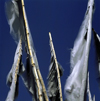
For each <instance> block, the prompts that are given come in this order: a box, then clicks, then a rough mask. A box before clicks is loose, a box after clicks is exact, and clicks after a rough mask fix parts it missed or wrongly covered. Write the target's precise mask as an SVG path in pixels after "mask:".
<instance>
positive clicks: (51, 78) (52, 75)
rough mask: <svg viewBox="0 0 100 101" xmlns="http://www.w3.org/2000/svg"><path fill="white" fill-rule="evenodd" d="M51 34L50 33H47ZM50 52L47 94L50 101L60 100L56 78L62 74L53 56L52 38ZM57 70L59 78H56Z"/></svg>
mask: <svg viewBox="0 0 100 101" xmlns="http://www.w3.org/2000/svg"><path fill="white" fill-rule="evenodd" d="M49 35H50V36H51V34H50V33H49ZM50 52H51V63H50V67H49V74H48V77H47V79H48V88H47V92H48V96H49V98H50V100H51V101H61V98H60V93H62V92H60V89H61V88H60V86H59V82H58V79H60V76H62V75H63V68H62V67H61V66H60V64H59V63H58V62H57V60H56V57H55V52H54V47H53V43H52V39H50ZM57 69H58V71H59V74H60V75H59V78H58V71H57Z"/></svg>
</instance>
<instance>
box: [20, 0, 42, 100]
mask: <svg viewBox="0 0 100 101" xmlns="http://www.w3.org/2000/svg"><path fill="white" fill-rule="evenodd" d="M21 3H22V11H23V17H24V22H25V28H26V38H27V45H28V49H29V54H30V57H31V64H32V66H33V69H32V70H33V72H34V75H35V80H36V84H37V88H38V96H39V101H43V98H42V92H41V89H40V82H39V77H38V74H37V70H36V66H35V63H34V59H33V57H32V49H31V46H30V39H29V34H30V33H29V30H28V25H27V20H26V15H25V7H24V1H23V0H21Z"/></svg>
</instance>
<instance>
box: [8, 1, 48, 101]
mask: <svg viewBox="0 0 100 101" xmlns="http://www.w3.org/2000/svg"><path fill="white" fill-rule="evenodd" d="M6 14H7V19H8V24H9V25H10V33H11V34H12V36H13V37H14V39H15V41H16V42H18V39H19V37H22V40H23V41H24V42H25V48H26V52H27V56H28V57H27V58H28V59H27V64H29V65H28V66H29V67H28V66H26V68H28V69H26V70H29V71H25V73H26V74H24V75H23V76H22V78H23V80H24V83H25V86H26V87H27V88H28V90H29V91H30V93H31V94H33V91H32V90H34V89H31V88H33V86H32V85H34V87H36V90H37V92H38V93H37V96H38V100H39V101H45V100H43V99H44V97H45V99H46V101H48V97H47V94H46V89H45V86H44V82H43V80H42V76H41V73H40V71H39V66H38V61H37V57H36V53H35V51H34V47H33V40H32V37H31V33H30V30H29V26H28V22H27V17H26V12H25V7H24V1H23V0H11V1H9V2H7V3H6ZM30 68H31V69H30ZM29 72H31V73H32V75H30V76H29V77H30V78H31V79H29V78H28V77H26V76H28V75H29ZM25 75H26V76H25ZM28 79H29V80H30V81H29V80H28ZM32 79H33V80H32ZM34 79H35V80H34ZM31 80H32V81H31ZM33 81H34V82H35V84H36V85H35V84H30V83H33ZM42 92H43V94H44V96H42ZM33 96H34V95H33Z"/></svg>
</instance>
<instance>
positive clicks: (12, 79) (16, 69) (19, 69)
mask: <svg viewBox="0 0 100 101" xmlns="http://www.w3.org/2000/svg"><path fill="white" fill-rule="evenodd" d="M21 57H22V45H21V40H20V41H19V43H18V46H17V50H16V53H15V57H14V63H13V65H12V68H11V70H10V72H9V74H8V76H7V84H8V85H9V86H10V91H9V93H8V96H7V99H6V101H14V100H15V98H16V97H17V96H18V78H19V75H21V74H22V73H23V72H24V70H25V68H24V66H23V64H22V62H21Z"/></svg>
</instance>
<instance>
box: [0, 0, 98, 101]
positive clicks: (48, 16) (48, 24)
mask: <svg viewBox="0 0 100 101" xmlns="http://www.w3.org/2000/svg"><path fill="white" fill-rule="evenodd" d="M87 3H88V0H25V8H26V14H27V18H28V23H29V27H30V31H31V34H32V38H33V42H34V46H35V50H36V54H37V58H38V63H39V67H40V71H41V74H42V77H43V79H44V82H45V85H46V86H47V75H48V70H49V64H50V46H49V34H48V33H49V32H51V35H52V39H53V43H54V48H55V52H56V56H57V60H58V62H59V63H60V64H61V65H62V67H63V68H64V75H63V76H62V77H61V84H62V92H64V85H65V81H66V79H67V77H68V76H69V74H70V48H72V47H73V44H74V41H75V39H76V37H77V34H78V31H79V29H80V26H81V23H82V21H83V19H84V14H85V11H86V8H87ZM4 6H5V0H0V101H5V99H6V97H7V94H8V91H9V87H8V86H7V85H6V77H7V74H8V73H9V71H10V69H11V67H12V64H13V59H14V54H15V50H16V47H17V45H16V43H15V42H14V40H13V38H12V36H11V35H10V33H9V32H10V29H9V25H8V23H7V20H6V16H5V7H4ZM92 26H93V28H94V29H95V30H96V32H97V33H98V34H99V36H100V0H95V13H94V16H93V23H92ZM23 51H24V49H23ZM24 57H25V56H24ZM25 59H26V57H25V58H24V59H23V62H24V63H25ZM95 68H96V65H95V47H94V40H93V35H92V40H91V48H90V55H89V66H88V69H89V72H90V90H91V93H92V96H93V95H94V94H95V97H96V101H100V90H99V87H98V83H97V80H96V70H95ZM63 98H64V93H63ZM31 100H32V99H31V96H30V94H29V93H28V91H27V90H26V88H25V86H24V84H23V82H22V80H21V78H20V81H19V95H18V98H17V100H16V101H31Z"/></svg>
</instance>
